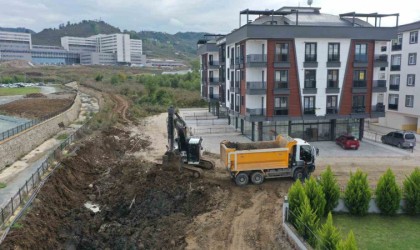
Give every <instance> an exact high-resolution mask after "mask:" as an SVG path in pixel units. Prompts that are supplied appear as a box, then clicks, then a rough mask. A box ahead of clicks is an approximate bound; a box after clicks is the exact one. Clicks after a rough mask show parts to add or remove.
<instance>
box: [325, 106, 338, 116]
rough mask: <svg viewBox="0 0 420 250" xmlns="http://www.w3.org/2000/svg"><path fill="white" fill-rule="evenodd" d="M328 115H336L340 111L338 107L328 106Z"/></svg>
mask: <svg viewBox="0 0 420 250" xmlns="http://www.w3.org/2000/svg"><path fill="white" fill-rule="evenodd" d="M326 113H327V115H335V114H337V113H338V109H337V107H327V111H326Z"/></svg>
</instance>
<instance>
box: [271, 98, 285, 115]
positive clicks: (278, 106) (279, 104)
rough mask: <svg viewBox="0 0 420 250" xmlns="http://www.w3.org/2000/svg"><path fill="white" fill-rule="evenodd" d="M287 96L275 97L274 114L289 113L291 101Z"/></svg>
mask: <svg viewBox="0 0 420 250" xmlns="http://www.w3.org/2000/svg"><path fill="white" fill-rule="evenodd" d="M288 99H289V98H287V96H281V97H275V98H274V115H288V114H289V112H288V110H289V103H288Z"/></svg>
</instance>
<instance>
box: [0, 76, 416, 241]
mask: <svg viewBox="0 0 420 250" xmlns="http://www.w3.org/2000/svg"><path fill="white" fill-rule="evenodd" d="M97 86H98V84H96V85H94V84H89V83H84V84H81V85H80V86H79V91H80V92H81V93H84V94H85V95H89V96H91V97H94V98H95V99H96V101H97V102H98V103H99V109H100V111H99V112H98V113H97V114H96V117H100V119H101V120H102V122H101V123H102V124H103V123H104V121H108V120H115V123H113V124H112V125H110V126H106V127H99V128H98V127H97V126H96V127H95V126H94V125H92V124H91V125H89V123H88V125H87V127H88V129H86V130H85V131H84V132H83V136H81V137H80V139H79V140H76V141H74V142H73V143H71V144H70V145H69V146H68V148H67V149H66V150H65V152H64V153H63V154H62V155H61V156H60V164H61V165H60V167H58V168H57V169H56V170H55V171H54V173H53V174H52V175H51V176H50V177H49V178H48V181H46V182H45V184H44V185H43V187H42V188H41V190H40V191H39V193H38V195H37V196H36V198H35V199H34V200H33V202H32V204H31V206H29V208H28V209H26V211H25V212H24V214H23V216H22V217H21V218H20V219H19V220H18V221H17V222H15V224H14V225H12V226H11V229H10V232H9V233H8V234H7V236H6V238H5V239H4V241H3V242H2V245H1V248H2V249H221V248H223V249H295V246H294V245H293V244H292V243H291V241H289V239H288V238H287V237H286V235H285V233H284V232H283V227H282V213H281V211H282V204H283V202H284V198H285V196H286V195H287V192H288V189H289V187H290V186H291V184H292V183H293V182H294V178H290V177H295V176H290V177H286V178H280V179H268V178H267V176H266V178H267V180H266V181H265V182H264V183H262V184H261V185H253V184H251V183H250V184H249V185H244V186H243V187H240V186H238V185H237V184H238V182H236V183H235V179H232V178H231V175H230V173H229V171H227V169H226V166H225V164H224V163H223V161H221V156H220V155H219V153H220V143H221V142H222V141H224V140H229V141H230V142H235V143H243V144H242V145H244V143H251V142H250V140H249V139H247V138H245V137H244V136H242V135H240V133H239V132H237V131H235V130H230V129H229V126H228V125H227V123H226V121H224V120H223V119H218V118H217V117H213V116H211V114H209V113H208V111H207V110H206V109H203V108H188V109H180V110H179V112H178V114H179V117H180V119H181V120H182V121H184V122H185V124H182V126H180V127H182V129H185V128H188V129H187V130H185V131H184V133H185V134H184V135H183V136H187V137H188V136H191V139H189V140H187V141H186V142H188V143H189V144H188V150H190V149H191V148H190V146H191V145H192V144H197V143H198V145H199V147H198V152H200V151H202V157H203V159H206V161H207V162H211V163H210V166H207V167H204V168H203V169H200V170H195V168H196V166H200V165H205V164H202V161H200V158H198V159H195V158H191V159H190V158H189V157H190V156H191V155H192V154H191V153H188V157H187V158H188V159H184V158H183V157H184V155H182V153H181V154H180V155H177V156H178V158H176V157H175V159H177V160H176V161H173V163H174V164H165V159H166V160H168V158H171V157H170V156H168V155H170V153H168V152H175V151H176V150H174V149H173V148H174V145H171V143H172V144H176V143H178V144H179V146H178V150H181V148H182V147H183V146H182V138H180V135H179V130H178V132H177V133H176V134H177V135H172V142H171V138H170V137H171V135H170V134H171V131H173V130H174V129H175V130H176V128H168V124H172V122H171V120H170V119H171V116H170V112H162V113H160V114H157V115H150V116H147V117H144V118H141V119H138V118H136V117H135V115H133V112H132V111H130V110H131V108H132V106H133V105H134V104H133V102H132V100H130V99H129V98H127V97H126V96H125V95H122V94H120V93H121V91H119V90H116V89H114V90H112V89H111V88H110V87H109V86H107V88H106V89H105V88H104V89H102V90H101V89H98V87H97ZM63 99H64V100H66V98H63ZM46 103H47V102H46ZM12 105H14V106H12ZM16 105H17V104H8V106H6V107H3V108H5V109H4V110H5V111H4V112H6V111H7V110H6V109H10V110H12V111H13V110H17V109H18V108H14V107H17V106H16ZM63 105H64V106H65V104H63ZM29 106H32V104H31V105H29ZM46 106H51V105H49V104H47V105H46ZM54 106H56V105H54ZM0 108H2V107H0ZM167 108H169V106H167V107H165V109H167ZM37 110H42V109H41V108H38V109H37ZM12 111H7V112H8V113H11V112H12ZM49 112H53V111H49ZM34 115H37V114H34ZM172 118H173V117H172ZM94 119H95V118H92V120H94ZM96 119H99V118H96ZM168 121H169V122H168ZM203 121H204V125H203V124H201V125H200V122H203ZM215 123H216V124H215ZM216 127H220V128H222V127H223V128H225V129H224V130H223V132H219V133H207V132H204V131H206V129H209V128H213V129H214V128H216ZM174 137H178V138H176V139H175V140H174ZM193 137H194V138H195V137H197V138H201V139H200V140H199V141H195V140H193V139H192V138H193ZM190 144H191V145H190ZM366 144H367V146H365V147H366V148H368V147H374V146H369V144H368V143H366ZM191 147H192V146H191ZM316 147H318V148H319V149H320V155H319V157H318V158H317V160H316V168H315V169H314V172H313V173H312V175H314V176H318V175H319V174H320V173H321V172H322V171H323V170H324V169H326V167H327V166H328V165H331V167H332V169H333V172H334V174H335V175H336V177H337V179H338V181H339V184H340V185H341V186H342V187H343V186H344V185H345V183H346V182H347V180H348V177H349V174H350V171H355V170H356V169H357V168H362V169H363V171H365V172H367V173H368V177H369V181H370V183H373V184H374V183H376V182H377V181H378V179H379V176H380V175H381V174H382V173H383V172H384V171H385V170H386V169H387V168H389V167H391V168H392V169H393V170H394V172H395V173H396V178H397V181H398V182H399V183H401V182H402V180H403V179H404V178H405V176H406V175H408V174H409V173H410V172H411V171H412V170H413V169H414V168H415V167H416V166H417V164H418V158H419V155H418V151H415V152H414V153H406V152H405V151H404V152H403V151H401V152H399V151H395V150H390V151H384V153H383V154H380V155H376V156H361V157H355V156H356V154H357V153H358V152H356V151H351V152H346V153H345V155H339V154H337V155H335V156H334V155H332V154H330V153H329V151H328V150H329V147H330V144H328V145H327V144H325V143H324V144H323V143H318V144H316ZM248 149H249V148H248ZM372 150H375V149H372ZM359 151H361V150H359ZM188 152H190V151H188ZM331 152H333V151H331ZM178 153H179V152H178ZM164 156H166V158H165V157H164ZM198 157H200V154H198ZM285 161H287V162H289V160H285ZM183 162H184V163H183ZM290 162H291V160H290ZM190 163H191V166H193V167H191V169H192V171H191V169H189V168H184V167H180V165H183V164H184V165H185V164H186V165H189V164H190ZM169 165H174V166H169ZM194 166H195V167H194ZM286 167H287V166H286ZM196 172H199V176H197V174H196ZM297 178H300V177H297ZM295 179H296V178H295ZM251 181H252V182H253V183H256V182H257V181H258V179H253V180H250V182H251ZM254 181H255V182H254ZM256 184H258V183H256Z"/></svg>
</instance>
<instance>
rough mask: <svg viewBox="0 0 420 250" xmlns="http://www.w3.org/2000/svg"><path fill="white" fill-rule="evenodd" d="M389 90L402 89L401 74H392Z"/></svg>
mask: <svg viewBox="0 0 420 250" xmlns="http://www.w3.org/2000/svg"><path fill="white" fill-rule="evenodd" d="M389 90H396V91H398V90H400V75H390V77H389Z"/></svg>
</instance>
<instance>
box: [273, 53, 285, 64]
mask: <svg viewBox="0 0 420 250" xmlns="http://www.w3.org/2000/svg"><path fill="white" fill-rule="evenodd" d="M274 62H276V63H288V62H289V55H286V54H275V55H274Z"/></svg>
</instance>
